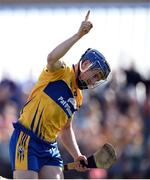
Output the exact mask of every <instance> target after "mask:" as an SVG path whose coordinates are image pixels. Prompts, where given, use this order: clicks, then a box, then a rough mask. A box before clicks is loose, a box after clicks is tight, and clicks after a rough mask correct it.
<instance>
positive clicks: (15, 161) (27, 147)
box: [9, 128, 63, 172]
mask: <svg viewBox="0 0 150 180" xmlns="http://www.w3.org/2000/svg"><path fill="white" fill-rule="evenodd" d="M26 130H27V129H26V128H24V129H23V131H22V130H20V129H19V128H16V129H15V130H14V132H13V134H12V136H11V139H10V144H9V153H10V161H11V166H12V170H13V171H14V170H33V171H36V172H39V170H40V169H41V168H42V167H43V166H44V165H49V166H59V167H62V166H63V161H62V159H61V156H60V152H59V150H58V146H57V142H54V143H48V142H46V141H43V140H41V139H39V138H37V137H34V136H32V134H30V135H29V133H27V132H28V130H27V132H25V131H26Z"/></svg>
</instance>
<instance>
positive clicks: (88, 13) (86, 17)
mask: <svg viewBox="0 0 150 180" xmlns="http://www.w3.org/2000/svg"><path fill="white" fill-rule="evenodd" d="M89 15H90V10H88V12H87V14H86V16H85V20H84V21H88V19H89Z"/></svg>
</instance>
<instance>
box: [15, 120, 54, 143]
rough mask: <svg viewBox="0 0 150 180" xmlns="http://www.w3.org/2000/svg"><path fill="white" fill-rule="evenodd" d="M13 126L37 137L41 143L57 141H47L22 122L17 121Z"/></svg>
mask: <svg viewBox="0 0 150 180" xmlns="http://www.w3.org/2000/svg"><path fill="white" fill-rule="evenodd" d="M13 127H14V128H15V129H17V130H19V131H23V132H24V133H26V134H27V135H29V136H30V137H31V138H33V139H35V140H36V141H38V142H40V143H46V144H53V143H56V140H55V141H46V140H43V139H41V138H40V137H38V136H37V135H36V134H34V132H33V131H31V130H30V129H28V128H26V127H25V126H24V125H22V124H21V123H20V122H15V123H13Z"/></svg>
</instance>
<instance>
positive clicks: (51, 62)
mask: <svg viewBox="0 0 150 180" xmlns="http://www.w3.org/2000/svg"><path fill="white" fill-rule="evenodd" d="M89 15H90V11H88V12H87V14H86V16H85V19H84V21H83V22H82V23H81V26H80V28H79V30H78V32H77V33H76V34H74V35H73V36H72V37H70V38H69V39H67V40H65V41H64V42H62V43H61V44H59V45H58V46H57V47H56V48H54V49H53V50H52V52H50V53H49V55H48V57H47V68H48V69H49V70H55V69H58V67H57V66H60V63H56V62H58V60H59V59H61V58H62V57H63V56H64V55H65V54H66V53H67V52H68V50H69V49H70V48H71V47H72V46H73V45H74V44H75V43H76V42H77V41H78V40H79V39H80V38H82V37H83V36H84V35H85V34H87V33H89V31H90V30H91V28H92V27H93V25H92V23H91V22H90V21H88V19H89Z"/></svg>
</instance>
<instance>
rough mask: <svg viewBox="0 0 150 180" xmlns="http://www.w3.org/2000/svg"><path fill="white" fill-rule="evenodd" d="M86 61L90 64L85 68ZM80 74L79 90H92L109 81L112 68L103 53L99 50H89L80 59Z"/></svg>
mask: <svg viewBox="0 0 150 180" xmlns="http://www.w3.org/2000/svg"><path fill="white" fill-rule="evenodd" d="M85 61H89V62H90V63H89V65H88V66H86V67H83V63H84V62H85ZM79 72H80V73H79V75H78V77H77V83H78V85H79V88H80V89H89V88H90V89H91V88H95V87H97V86H99V85H100V84H102V83H103V82H105V81H106V80H107V77H108V75H109V73H110V67H109V65H108V63H107V62H106V60H105V57H104V56H103V55H102V54H101V53H99V52H98V51H97V50H93V49H88V50H87V51H86V52H85V54H83V55H82V57H81V59H80V62H79Z"/></svg>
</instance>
